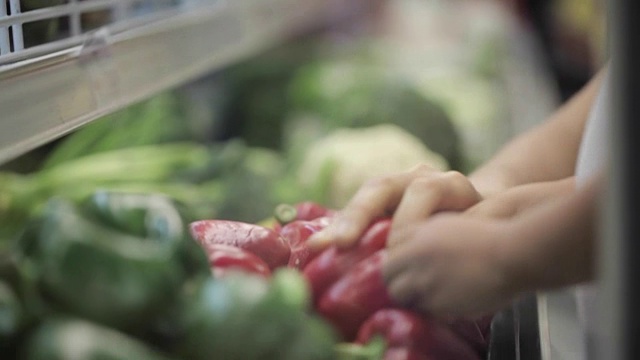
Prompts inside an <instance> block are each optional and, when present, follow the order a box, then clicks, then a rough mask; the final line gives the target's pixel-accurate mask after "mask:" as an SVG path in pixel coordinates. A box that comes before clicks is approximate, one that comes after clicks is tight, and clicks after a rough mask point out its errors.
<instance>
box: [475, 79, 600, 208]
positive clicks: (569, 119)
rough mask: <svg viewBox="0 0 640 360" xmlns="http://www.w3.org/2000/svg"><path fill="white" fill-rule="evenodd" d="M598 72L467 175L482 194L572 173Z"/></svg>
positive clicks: (554, 178)
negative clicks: (578, 89) (541, 118)
mask: <svg viewBox="0 0 640 360" xmlns="http://www.w3.org/2000/svg"><path fill="white" fill-rule="evenodd" d="M602 76H603V74H602V72H601V73H600V74H598V75H597V76H596V77H594V78H593V79H592V80H591V81H590V82H589V84H587V86H585V87H584V88H583V89H582V90H581V91H580V92H579V93H578V94H576V95H575V96H574V97H573V98H572V99H571V100H570V101H568V102H567V103H566V104H564V105H563V106H562V107H561V108H560V109H558V110H557V111H556V112H555V113H554V114H553V115H552V116H551V117H550V118H549V119H547V120H546V121H544V122H543V123H541V124H540V125H538V126H536V127H535V128H533V129H531V130H529V131H527V132H525V133H523V134H521V135H520V136H518V137H516V138H514V139H513V140H511V141H510V142H509V143H507V145H505V146H504V147H503V148H502V149H501V150H500V151H499V152H498V153H497V154H496V155H495V156H494V157H493V158H491V159H490V160H489V161H488V162H487V163H485V164H484V165H483V166H482V167H480V168H479V169H477V170H476V171H475V172H473V173H472V174H471V175H470V176H469V179H470V180H471V182H472V183H473V185H474V186H475V188H476V189H477V190H478V191H479V192H480V193H481V194H482V195H483V197H487V196H491V195H493V194H496V193H498V192H501V191H503V190H505V189H508V188H511V187H513V186H517V185H521V184H527V183H533V182H541V181H552V180H558V179H562V178H566V177H569V176H571V175H573V170H574V168H575V163H576V159H577V156H578V149H579V147H580V141H581V138H582V133H583V131H584V126H585V123H586V120H587V117H588V115H589V111H590V109H591V105H592V104H593V101H594V99H595V97H596V94H597V92H598V89H599V87H600V83H601V82H602Z"/></svg>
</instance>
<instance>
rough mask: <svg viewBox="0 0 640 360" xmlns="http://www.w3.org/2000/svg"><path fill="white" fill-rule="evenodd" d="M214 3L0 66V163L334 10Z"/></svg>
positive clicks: (291, 1)
mask: <svg viewBox="0 0 640 360" xmlns="http://www.w3.org/2000/svg"><path fill="white" fill-rule="evenodd" d="M345 1H348V0H345ZM212 4H213V5H210V6H209V5H202V6H197V7H193V8H189V9H185V10H183V11H181V12H179V13H178V14H177V15H176V16H174V17H171V18H168V19H166V20H163V21H162V22H157V23H153V24H149V25H148V26H143V27H140V28H138V29H135V30H130V31H125V32H121V33H117V34H114V35H112V36H110V35H108V32H106V31H108V28H105V29H103V30H105V31H103V35H104V36H97V35H96V36H95V37H94V38H92V39H90V40H91V41H90V42H91V45H86V44H87V43H85V45H84V46H77V47H75V48H70V49H65V50H64V51H60V52H58V53H56V54H49V55H48V56H43V57H41V58H38V59H31V60H28V61H23V62H20V63H17V64H13V65H10V66H3V67H0V89H1V90H0V164H2V163H4V162H6V161H9V160H11V159H13V158H15V157H17V156H19V155H21V154H23V153H25V152H27V151H29V150H32V149H34V148H36V147H38V146H41V145H43V144H45V143H47V142H49V141H51V140H54V139H56V138H58V137H60V136H62V135H64V134H66V133H68V132H70V131H72V130H74V129H76V128H77V127H79V126H81V125H83V124H86V123H88V122H90V121H92V120H94V119H97V118H99V117H101V116H103V115H105V114H108V113H110V112H113V111H115V110H118V109H121V108H123V107H126V106H128V105H130V104H133V103H135V102H137V101H140V100H142V99H145V98H147V97H149V96H151V95H153V94H156V93H158V92H160V91H163V90H166V89H169V88H171V87H174V86H177V85H179V84H181V83H184V82H187V81H188V80H191V79H195V78H197V77H198V76H201V75H203V74H205V73H207V72H210V71H214V70H216V69H220V68H223V67H224V66H227V65H229V64H231V63H233V62H235V61H238V60H240V59H242V58H245V57H248V56H250V55H252V54H255V53H258V52H260V51H262V50H265V49H267V48H268V47H270V46H274V45H276V44H277V43H279V42H282V41H284V40H285V39H287V38H289V37H290V36H291V35H293V34H295V33H296V32H297V31H299V30H301V29H302V28H304V27H307V26H313V25H317V24H319V22H322V21H326V20H327V18H328V16H329V15H330V14H331V13H332V10H335V6H336V2H335V1H333V2H328V4H329V5H326V4H327V3H325V2H317V1H315V0H268V1H267V0H262V1H253V0H233V1H225V2H213V3H212ZM332 7H333V9H332Z"/></svg>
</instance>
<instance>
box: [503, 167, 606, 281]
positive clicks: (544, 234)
mask: <svg viewBox="0 0 640 360" xmlns="http://www.w3.org/2000/svg"><path fill="white" fill-rule="evenodd" d="M603 185H604V178H603V177H602V176H601V177H596V178H594V179H592V180H591V181H590V182H589V183H588V184H587V185H586V186H585V187H584V188H582V189H580V190H578V191H576V192H573V193H570V194H569V195H565V196H563V197H560V198H558V199H556V200H555V201H551V202H549V203H546V204H544V205H542V206H539V207H536V208H532V209H530V210H529V211H528V212H526V213H523V214H522V215H521V216H520V217H518V218H517V219H515V221H514V222H513V224H512V227H513V229H512V233H513V234H518V235H519V236H520V237H521V239H519V241H513V242H509V243H505V244H504V247H503V249H504V253H503V254H504V259H508V260H507V261H506V263H507V264H509V265H508V269H509V270H508V272H509V273H510V274H512V276H513V279H512V281H511V282H510V283H512V284H514V285H516V286H519V287H516V288H515V289H514V290H515V291H524V290H531V289H552V288H557V287H562V286H566V285H571V284H576V283H580V282H584V281H589V280H592V279H593V276H594V274H595V258H594V257H595V239H596V234H597V228H596V225H597V224H598V221H597V218H598V217H597V216H598V205H599V201H600V194H601V190H602V188H603Z"/></svg>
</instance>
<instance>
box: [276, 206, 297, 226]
mask: <svg viewBox="0 0 640 360" xmlns="http://www.w3.org/2000/svg"><path fill="white" fill-rule="evenodd" d="M273 216H274V217H275V218H276V220H277V221H278V222H279V223H280V224H281V225H286V224H288V223H290V222H292V221H294V220H295V219H296V217H297V216H298V210H296V208H295V207H294V206H292V205H289V204H280V205H278V206H276V208H275V210H274V214H273Z"/></svg>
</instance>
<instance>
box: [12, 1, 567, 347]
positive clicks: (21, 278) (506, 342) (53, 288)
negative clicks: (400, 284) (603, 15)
mask: <svg viewBox="0 0 640 360" xmlns="http://www.w3.org/2000/svg"><path fill="white" fill-rule="evenodd" d="M0 1H2V0H0ZM9 3H11V4H13V5H11V6H15V4H14V2H12V1H11V2H6V3H5V1H2V4H3V6H2V7H0V9H2V11H3V12H4V13H3V12H0V29H1V30H2V32H0V38H3V37H6V38H5V39H4V40H6V41H5V42H4V44H5V47H0V49H3V51H0V87H1V88H2V92H0V109H2V117H0V354H2V355H1V356H0V358H1V359H29V360H31V359H34V360H36V359H61V360H62V359H65V360H66V359H140V360H145V359H149V360H153V359H166V360H169V359H194V360H198V359H222V360H235V359H237V360H251V359H264V360H270V359H274V360H276V359H278V360H289V359H290V360H302V359H304V360H314V359H318V360H321V359H322V360H324V359H327V360H329V359H336V360H351V359H353V360H360V359H361V360H379V359H385V360H394V359H395V360H401V359H406V360H409V359H415V360H419V359H423V360H427V359H429V360H465V359H466V360H476V359H478V360H479V359H488V360H501V359H523V360H528V359H543V358H544V356H543V352H544V351H543V348H544V346H545V345H548V344H544V339H541V338H540V336H539V331H538V329H539V326H540V324H539V323H540V321H544V319H541V318H540V316H539V313H538V308H537V303H536V299H535V294H532V295H531V296H530V297H528V298H525V299H523V300H522V301H521V302H518V303H517V304H514V305H513V306H512V307H510V308H508V309H505V310H504V311H501V312H497V313H494V314H486V315H485V316H483V317H480V318H476V319H460V318H450V319H435V318H432V317H430V316H429V315H427V314H423V313H420V312H417V311H414V310H410V309H408V308H404V307H402V306H401V305H400V304H396V303H394V301H393V300H392V299H391V298H390V296H389V295H388V294H387V290H386V288H385V285H384V283H383V279H382V275H381V263H382V261H383V259H384V258H385V256H386V250H385V245H386V239H387V235H388V232H389V228H390V223H391V221H390V218H383V219H380V220H378V221H377V222H375V223H373V224H371V225H370V226H369V228H368V229H367V231H366V232H365V233H364V234H363V235H362V236H361V237H360V239H359V240H358V243H357V245H356V246H355V247H353V248H351V249H347V250H344V249H338V248H336V247H330V248H328V249H326V250H322V251H315V250H313V249H311V248H309V247H308V246H307V245H306V241H307V239H308V238H309V237H310V236H311V235H313V234H314V233H316V232H318V231H320V230H321V229H323V228H324V227H325V226H327V224H329V223H330V222H331V220H332V217H333V216H334V215H335V213H336V212H337V211H339V210H340V208H341V207H343V206H344V205H345V203H346V201H347V200H348V199H349V198H350V197H351V196H353V194H354V193H355V191H356V190H357V189H358V188H359V187H360V186H361V185H362V184H364V183H365V182H366V181H368V180H370V179H372V178H375V177H378V176H383V175H385V174H389V173H394V172H399V171H404V170H407V169H409V168H411V167H413V166H415V165H416V164H419V163H423V164H428V165H429V166H431V167H433V168H436V169H440V170H450V169H451V170H458V171H461V172H469V171H471V170H473V169H474V167H476V166H477V165H478V164H479V163H480V162H482V161H483V160H485V159H487V158H488V157H489V156H490V155H491V154H492V153H493V152H494V151H495V150H496V149H497V148H498V147H499V146H500V145H501V144H503V142H504V141H505V140H506V139H507V137H508V136H510V135H512V134H514V133H517V132H519V131H522V130H523V129H526V128H528V127H530V126H532V125H533V124H534V123H535V121H538V120H540V119H542V118H543V117H544V116H545V115H546V114H548V112H550V111H551V109H552V108H553V107H554V106H555V104H556V98H555V97H554V94H555V93H554V91H553V87H552V86H551V85H550V84H549V82H547V80H548V79H547V77H546V74H545V73H544V69H543V67H541V66H539V65H540V64H538V63H536V59H535V57H534V56H530V54H532V53H533V52H535V49H533V50H532V48H531V47H529V46H530V45H531V43H529V42H528V41H525V40H523V39H526V38H527V34H526V33H525V32H522V30H521V29H520V30H519V28H518V27H517V24H516V23H515V22H514V20H513V19H512V18H511V17H510V15H509V14H508V13H507V12H506V11H505V10H504V9H502V8H501V7H500V6H498V5H496V2H493V1H488V0H487V1H475V2H467V1H460V2H451V3H450V4H447V5H444V4H440V3H438V2H432V3H429V2H420V1H412V0H395V1H394V0H389V1H374V2H361V1H338V0H333V1H328V2H326V3H323V4H322V5H319V4H318V3H317V2H314V1H298V2H296V1H275V0H274V1H262V2H255V1H249V0H244V1H237V2H233V1H231V2H223V1H211V2H206V1H204V2H203V1H195V0H193V1H155V2H154V1H134V0H131V1H126V2H123V3H121V5H122V4H124V3H127V4H129V5H132V4H133V5H136V4H137V5H136V6H133V5H132V6H133V8H134V9H135V11H136V14H151V15H153V16H155V18H152V17H149V18H145V17H143V16H142V15H140V16H141V17H134V18H132V19H133V20H135V21H133V20H132V19H129V20H131V21H133V22H126V21H125V22H120V21H118V22H114V20H113V19H115V17H113V16H115V15H113V14H116V13H117V14H122V11H124V10H123V8H121V7H114V6H116V5H115V4H117V2H113V3H112V2H109V1H106V2H103V3H99V2H97V1H94V0H87V1H86V2H82V1H80V2H76V1H57V2H56V1H50V2H46V1H45V3H46V4H44V5H43V4H38V1H23V2H15V3H22V4H21V5H22V11H23V12H22V14H21V15H19V17H17V19H24V21H25V24H24V26H23V27H22V28H21V31H24V34H25V35H24V38H23V39H21V41H24V43H23V44H22V45H20V47H22V46H23V47H24V49H22V50H21V49H18V46H17V44H18V43H17V42H16V41H15V34H16V31H17V30H15V29H17V27H16V26H17V25H16V23H13V22H10V21H16V20H13V19H15V18H16V17H14V18H12V17H11V16H6V17H5V16H3V15H4V14H5V13H6V14H11V12H9V10H10V7H8V5H7V4H9ZM78 4H79V5H78ZM151 5H154V6H151ZM74 6H80V7H78V8H74ZM11 9H14V8H11ZM47 9H48V10H49V11H50V13H51V11H53V13H56V14H57V12H59V14H63V13H64V12H65V11H71V10H74V9H75V10H76V12H75V20H73V19H74V15H73V11H71V15H70V16H71V17H70V18H69V19H67V20H65V18H63V17H62V16H59V17H55V16H54V17H53V18H50V17H47ZM285 9H286V11H285ZM80 10H81V11H80ZM129 10H130V9H129ZM129 10H128V11H129ZM56 11H57V12H56ZM78 11H80V12H83V11H84V12H86V14H85V13H83V14H84V15H83V16H79V15H78V14H80V13H79V12H78ZM118 11H120V12H118ZM452 14H455V15H456V17H455V19H452ZM30 16H31V17H30ZM136 16H137V15H136ZM40 17H42V19H47V20H46V21H44V20H40V22H39V23H38V22H32V23H27V22H26V21H27V20H29V19H40ZM118 19H121V18H118ZM141 19H144V21H143V20H141ZM129 20H127V21H129ZM158 20H162V21H158ZM20 21H22V20H20ZM74 21H76V23H75V25H73V24H74ZM78 21H80V22H78ZM29 24H30V25H29ZM34 24H39V25H40V26H39V27H38V26H35V25H34ZM78 24H80V25H78ZM74 26H75V27H74ZM7 29H13V30H11V31H8V30H7ZM82 29H86V31H84V30H82ZM105 29H107V30H108V31H105ZM81 30H82V31H81ZM94 30H95V31H94ZM61 31H62V32H61ZM64 31H68V32H69V33H68V34H66V35H65V36H66V37H63V36H62V35H61V34H63V32H64ZM9 35H11V36H14V37H12V38H11V39H12V40H11V41H9ZM0 40H2V39H0ZM190 40H191V42H190ZM531 46H532V47H534V48H535V44H533V45H531ZM18 50H21V51H18ZM5 89H8V90H7V91H5ZM27 94H30V95H29V96H31V97H30V98H29V97H28V96H27ZM27 98H28V99H29V100H25V99H27ZM532 99H536V100H537V101H535V103H536V104H537V105H536V106H535V107H534V106H532V105H531V103H532V102H533V100H532ZM545 360H546V359H545Z"/></svg>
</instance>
